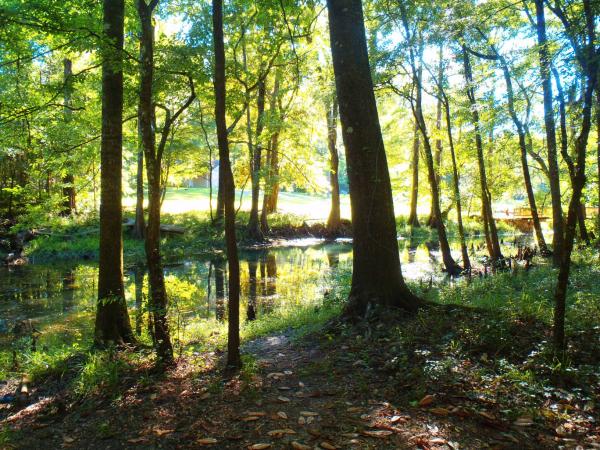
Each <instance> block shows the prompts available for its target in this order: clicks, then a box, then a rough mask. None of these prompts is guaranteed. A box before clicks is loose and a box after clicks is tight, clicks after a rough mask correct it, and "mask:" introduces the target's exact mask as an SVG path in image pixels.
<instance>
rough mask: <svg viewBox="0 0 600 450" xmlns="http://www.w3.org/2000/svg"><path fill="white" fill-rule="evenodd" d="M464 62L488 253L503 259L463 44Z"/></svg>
mask: <svg viewBox="0 0 600 450" xmlns="http://www.w3.org/2000/svg"><path fill="white" fill-rule="evenodd" d="M462 53H463V64H464V71H465V80H466V84H467V97H468V98H469V103H470V104H471V115H472V120H473V127H474V128H475V145H476V147H477V163H478V166H479V182H480V188H481V209H482V219H483V228H484V231H485V232H486V242H487V245H488V253H489V255H490V258H491V259H492V260H493V261H500V260H502V259H503V256H502V251H501V250H500V241H499V239H498V230H497V228H496V222H495V221H494V214H493V212H492V198H491V195H490V191H489V188H488V183H487V175H486V170H485V159H484V156H483V142H482V139H481V131H480V124H479V110H478V105H477V100H476V98H475V88H474V84H473V73H472V70H471V61H470V58H469V54H468V53H467V49H466V48H465V47H464V46H463V49H462Z"/></svg>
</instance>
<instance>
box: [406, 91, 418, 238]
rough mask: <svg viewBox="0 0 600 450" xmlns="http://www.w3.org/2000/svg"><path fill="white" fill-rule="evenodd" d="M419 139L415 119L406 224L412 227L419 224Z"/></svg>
mask: <svg viewBox="0 0 600 450" xmlns="http://www.w3.org/2000/svg"><path fill="white" fill-rule="evenodd" d="M417 95H419V94H417ZM420 139H421V136H420V132H419V125H418V124H417V121H416V120H415V134H414V137H413V147H412V158H411V162H410V165H411V168H412V184H411V189H410V213H409V215H408V225H410V226H411V227H413V228H417V227H420V226H421V225H420V224H419V217H418V215H417V202H418V199H419V151H420V149H419V147H420V146H421V141H420Z"/></svg>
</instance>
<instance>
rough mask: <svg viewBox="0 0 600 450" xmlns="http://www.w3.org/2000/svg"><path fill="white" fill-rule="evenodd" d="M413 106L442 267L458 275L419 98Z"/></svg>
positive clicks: (458, 269) (458, 268)
mask: <svg viewBox="0 0 600 450" xmlns="http://www.w3.org/2000/svg"><path fill="white" fill-rule="evenodd" d="M416 70H417V69H416V67H415V66H414V65H413V73H416ZM412 106H413V114H414V117H415V121H416V123H417V124H418V126H419V130H420V132H421V136H422V137H423V148H424V153H425V161H426V163H427V174H428V178H429V186H430V189H431V196H432V199H433V201H432V205H433V214H432V217H434V218H435V219H437V220H436V228H437V232H438V239H439V242H440V249H441V251H442V260H443V262H444V267H445V268H446V271H447V272H448V273H449V274H450V275H459V274H460V273H461V272H462V268H461V267H460V266H459V265H458V264H456V261H454V258H453V257H452V252H451V250H450V245H449V244H448V236H447V235H446V227H445V225H444V221H443V220H441V217H442V211H441V208H440V190H439V186H438V179H437V173H436V170H435V165H434V160H433V150H432V148H431V139H430V138H429V133H428V132H427V124H426V123H425V117H424V116H423V107H422V104H421V98H419V97H417V100H416V102H415V104H414V105H412Z"/></svg>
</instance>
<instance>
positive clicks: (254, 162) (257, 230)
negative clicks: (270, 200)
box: [248, 79, 266, 241]
mask: <svg viewBox="0 0 600 450" xmlns="http://www.w3.org/2000/svg"><path fill="white" fill-rule="evenodd" d="M265 97H266V86H265V81H264V80H262V79H261V80H259V81H258V95H257V97H256V110H257V118H256V132H255V135H254V140H255V141H254V145H252V144H251V142H249V143H248V146H249V150H250V175H251V181H252V203H251V207H250V219H249V221H248V234H249V236H250V237H251V238H252V239H254V240H257V241H260V240H262V239H264V235H263V232H262V230H261V227H260V221H259V216H258V202H259V199H260V170H261V158H262V143H261V135H262V131H263V128H264V122H265V117H264V116H265ZM248 117H249V116H248Z"/></svg>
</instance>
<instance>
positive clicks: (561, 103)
mask: <svg viewBox="0 0 600 450" xmlns="http://www.w3.org/2000/svg"><path fill="white" fill-rule="evenodd" d="M551 70H552V74H553V75H554V80H555V83H556V90H557V99H558V111H559V118H560V120H559V124H560V153H561V155H562V157H563V159H564V160H565V162H566V163H567V167H568V169H569V179H570V180H571V185H573V183H574V177H575V165H574V163H573V159H572V158H571V155H570V154H569V137H568V131H567V105H566V103H565V93H564V91H563V88H562V83H561V81H560V74H559V73H558V70H556V69H555V68H554V67H551ZM572 128H573V133H574V128H575V123H573V124H572ZM581 206H584V205H581ZM577 223H578V225H579V233H580V237H581V239H582V240H583V241H584V242H585V243H586V244H589V241H590V238H589V236H588V232H587V227H586V225H585V207H584V208H579V209H578V211H577Z"/></svg>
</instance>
